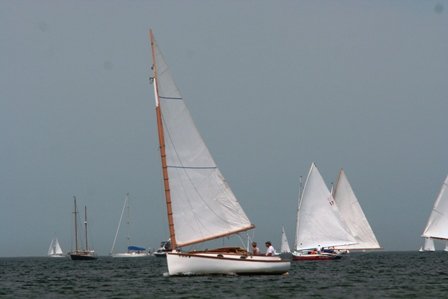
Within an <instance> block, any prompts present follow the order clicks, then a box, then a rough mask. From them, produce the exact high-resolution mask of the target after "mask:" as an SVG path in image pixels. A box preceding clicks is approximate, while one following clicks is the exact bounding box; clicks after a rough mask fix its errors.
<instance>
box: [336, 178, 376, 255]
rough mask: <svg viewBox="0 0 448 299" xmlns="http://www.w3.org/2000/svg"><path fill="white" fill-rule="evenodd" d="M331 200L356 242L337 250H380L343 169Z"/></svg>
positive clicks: (338, 247) (339, 247)
mask: <svg viewBox="0 0 448 299" xmlns="http://www.w3.org/2000/svg"><path fill="white" fill-rule="evenodd" d="M333 198H334V201H335V202H336V205H337V206H338V209H339V213H340V215H341V216H342V219H343V220H344V222H345V224H346V225H347V226H348V228H349V229H350V232H351V234H352V236H353V237H354V238H355V240H356V244H352V245H345V246H337V249H342V250H350V251H352V250H354V251H365V250H375V249H381V246H380V244H379V243H378V241H377V239H376V237H375V234H374V233H373V230H372V228H371V227H370V224H369V222H368V221H367V218H366V216H365V215H364V212H363V211H362V208H361V205H360V204H359V201H358V198H357V197H356V195H355V193H354V192H353V189H352V187H351V185H350V183H349V181H348V179H347V176H346V174H345V172H344V170H343V169H341V171H340V172H339V176H338V179H337V182H336V185H335V188H334V189H333Z"/></svg>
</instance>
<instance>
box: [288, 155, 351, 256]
mask: <svg viewBox="0 0 448 299" xmlns="http://www.w3.org/2000/svg"><path fill="white" fill-rule="evenodd" d="M299 194H300V192H299ZM355 243H356V240H355V238H353V237H352V235H351V233H350V232H349V230H348V228H347V226H346V225H345V223H344V222H343V220H342V219H341V215H340V212H339V209H338V207H337V206H336V203H335V201H334V199H333V196H332V195H331V193H330V191H329V190H328V188H327V186H326V185H325V182H324V180H323V178H322V176H321V174H320V172H319V170H318V169H317V167H316V165H315V164H314V163H313V164H312V165H311V168H310V171H309V173H308V177H307V179H306V182H305V186H304V188H303V192H301V197H300V199H299V208H298V210H297V225H296V242H295V248H294V249H295V251H294V252H293V253H292V254H293V259H294V260H328V259H337V258H340V257H341V256H340V255H339V254H337V253H335V252H334V251H330V250H329V252H325V250H321V249H322V248H324V249H325V248H326V249H329V247H335V246H343V245H351V244H355Z"/></svg>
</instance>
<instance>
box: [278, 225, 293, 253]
mask: <svg viewBox="0 0 448 299" xmlns="http://www.w3.org/2000/svg"><path fill="white" fill-rule="evenodd" d="M280 252H281V253H289V252H291V249H290V248H289V243H288V239H287V238H286V233H285V228H284V227H283V226H282V243H281V247H280Z"/></svg>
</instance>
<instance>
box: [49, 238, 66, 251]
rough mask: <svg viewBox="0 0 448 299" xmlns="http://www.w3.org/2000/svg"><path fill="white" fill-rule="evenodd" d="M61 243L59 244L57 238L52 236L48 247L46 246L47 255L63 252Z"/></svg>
mask: <svg viewBox="0 0 448 299" xmlns="http://www.w3.org/2000/svg"><path fill="white" fill-rule="evenodd" d="M63 253H64V252H63V251H62V248H61V245H59V241H58V239H57V238H54V239H53V240H51V243H50V248H48V255H55V254H58V255H59V254H63Z"/></svg>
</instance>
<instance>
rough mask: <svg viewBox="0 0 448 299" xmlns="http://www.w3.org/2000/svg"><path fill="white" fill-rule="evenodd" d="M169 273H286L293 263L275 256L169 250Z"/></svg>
mask: <svg viewBox="0 0 448 299" xmlns="http://www.w3.org/2000/svg"><path fill="white" fill-rule="evenodd" d="M167 263H168V273H169V275H204V274H240V275H241V274H285V273H287V272H288V270H289V268H290V266H291V263H290V262H289V261H285V260H282V259H281V258H279V257H275V256H242V255H239V254H224V253H223V254H221V253H191V252H190V253H179V252H167Z"/></svg>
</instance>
